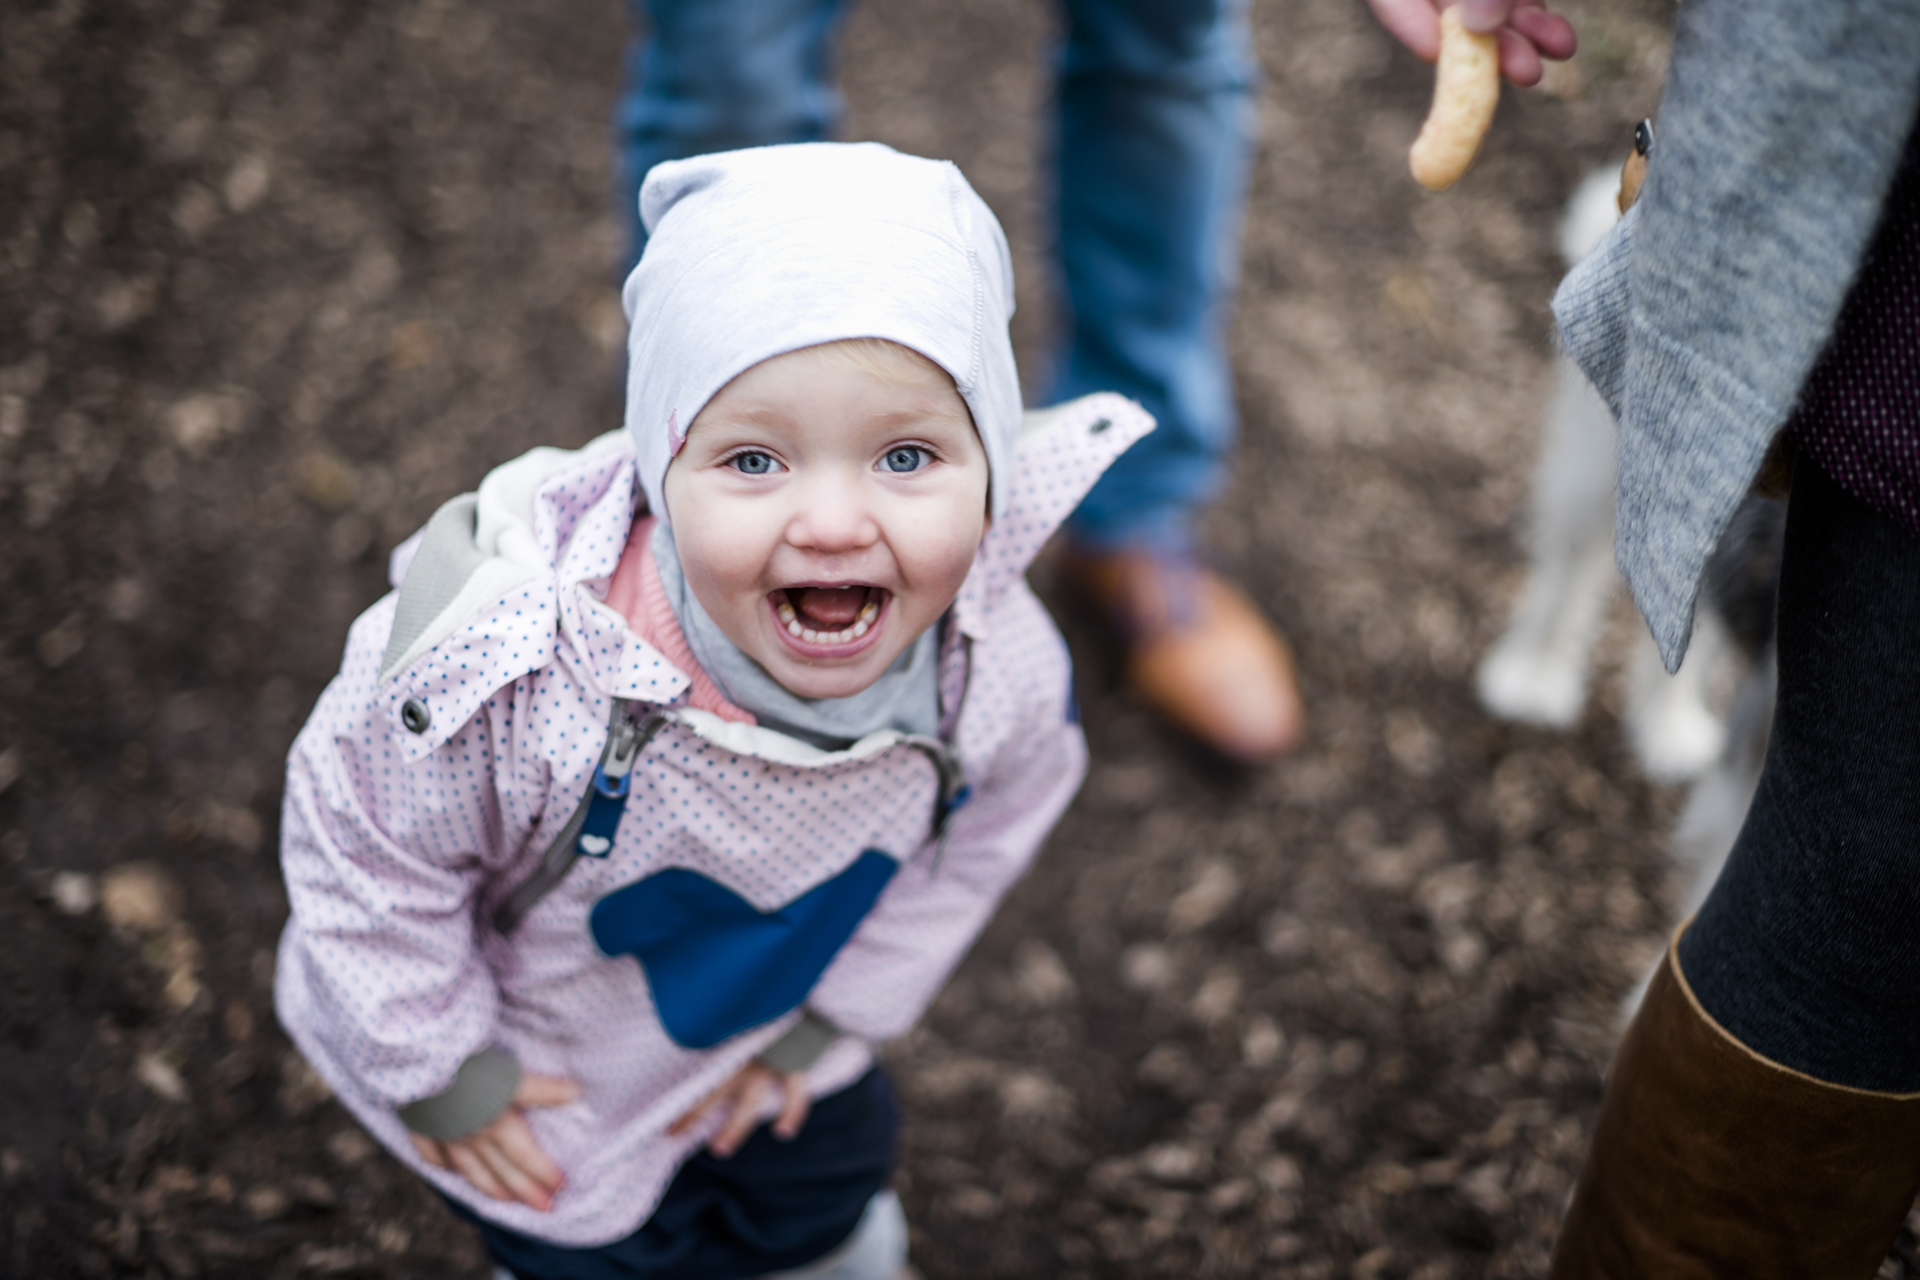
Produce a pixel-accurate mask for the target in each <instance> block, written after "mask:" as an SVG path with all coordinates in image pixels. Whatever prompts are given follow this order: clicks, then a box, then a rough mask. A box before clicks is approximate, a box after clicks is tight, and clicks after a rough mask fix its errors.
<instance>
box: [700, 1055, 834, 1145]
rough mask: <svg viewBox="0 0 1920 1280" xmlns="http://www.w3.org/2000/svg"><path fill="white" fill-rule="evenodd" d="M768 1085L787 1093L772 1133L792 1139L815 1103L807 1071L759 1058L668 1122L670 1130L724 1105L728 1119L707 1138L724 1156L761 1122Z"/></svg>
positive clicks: (781, 1137) (782, 1137)
mask: <svg viewBox="0 0 1920 1280" xmlns="http://www.w3.org/2000/svg"><path fill="white" fill-rule="evenodd" d="M768 1089H778V1090H781V1091H782V1093H783V1094H784V1097H783V1098H782V1099H781V1102H780V1114H779V1115H777V1116H775V1117H774V1118H773V1136H774V1137H776V1138H779V1139H780V1140H781V1141H783V1142H785V1141H791V1140H792V1139H793V1138H794V1137H795V1136H796V1135H797V1134H798V1133H799V1132H800V1126H802V1125H804V1124H805V1123H806V1122H807V1111H808V1109H809V1108H811V1107H812V1106H813V1099H812V1098H811V1097H810V1096H808V1094H807V1073H806V1072H804V1071H775V1070H774V1069H773V1068H772V1067H770V1066H768V1065H767V1064H766V1063H764V1062H761V1061H759V1060H757V1059H756V1060H755V1061H753V1062H749V1063H748V1064H747V1065H746V1066H744V1067H742V1068H740V1069H739V1070H738V1071H736V1072H734V1073H733V1075H732V1077H731V1078H730V1079H728V1080H727V1082H726V1083H725V1084H723V1085H721V1086H720V1087H719V1088H718V1089H715V1090H714V1091H713V1092H712V1093H710V1094H708V1095H707V1096H706V1097H704V1098H702V1099H700V1101H699V1102H698V1103H696V1104H695V1105H694V1107H693V1109H692V1110H690V1111H688V1112H687V1114H685V1115H683V1116H681V1117H680V1118H679V1119H678V1120H675V1121H674V1122H673V1123H672V1124H671V1125H670V1126H668V1128H667V1132H668V1133H670V1134H672V1135H674V1136H675V1137H678V1136H680V1135H681V1134H683V1133H685V1132H686V1131H687V1130H689V1129H691V1128H693V1127H694V1126H695V1125H697V1124H699V1123H700V1121H701V1120H703V1119H705V1118H706V1117H707V1116H708V1115H709V1114H711V1113H712V1112H713V1111H714V1110H716V1109H718V1108H722V1107H724V1108H725V1109H726V1111H727V1122H726V1123H725V1124H723V1125H721V1126H720V1132H718V1133H716V1134H714V1135H713V1137H712V1138H711V1139H710V1140H709V1141H708V1142H707V1150H709V1151H711V1152H713V1154H715V1155H717V1156H719V1157H720V1158H721V1159H722V1160H724V1159H726V1158H727V1157H728V1156H730V1155H732V1154H733V1153H734V1152H736V1151H738V1150H739V1149H740V1144H741V1143H743V1142H745V1141H746V1140H747V1137H748V1135H750V1134H752V1132H753V1130H754V1126H755V1125H758V1124H759V1123H760V1102H761V1099H763V1098H764V1097H766V1093H767V1090H768Z"/></svg>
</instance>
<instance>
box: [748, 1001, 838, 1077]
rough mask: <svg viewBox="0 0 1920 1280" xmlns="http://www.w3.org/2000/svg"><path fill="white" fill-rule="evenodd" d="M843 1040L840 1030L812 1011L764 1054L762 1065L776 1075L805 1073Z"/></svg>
mask: <svg viewBox="0 0 1920 1280" xmlns="http://www.w3.org/2000/svg"><path fill="white" fill-rule="evenodd" d="M839 1038H840V1028H838V1027H836V1026H834V1025H833V1024H832V1023H831V1022H828V1021H827V1020H826V1019H825V1018H823V1017H821V1016H820V1015H819V1014H817V1013H815V1012H814V1011H813V1010H811V1009H808V1010H807V1011H806V1012H805V1013H803V1014H802V1015H801V1016H800V1021H798V1022H796V1023H794V1024H793V1026H792V1027H790V1028H789V1029H788V1030H787V1034H785V1035H783V1036H781V1037H780V1038H779V1039H778V1040H775V1041H774V1042H773V1043H772V1044H770V1045H768V1046H767V1047H766V1048H765V1049H762V1050H761V1051H760V1061H761V1062H763V1063H765V1064H766V1065H767V1066H769V1067H772V1068H773V1069H774V1070H775V1071H805V1070H806V1069H807V1068H809V1067H811V1066H812V1065H813V1064H814V1063H816V1062H818V1061H820V1055H821V1054H823V1053H825V1052H826V1051H827V1049H828V1047H829V1046H831V1045H832V1044H833V1042H834V1041H835V1040H838V1039H839Z"/></svg>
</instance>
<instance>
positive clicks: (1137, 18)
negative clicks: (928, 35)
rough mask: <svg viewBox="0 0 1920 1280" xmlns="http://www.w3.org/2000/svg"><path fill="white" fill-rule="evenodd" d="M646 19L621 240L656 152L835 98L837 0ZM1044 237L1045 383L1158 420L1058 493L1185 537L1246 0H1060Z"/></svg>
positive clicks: (1225, 432)
mask: <svg viewBox="0 0 1920 1280" xmlns="http://www.w3.org/2000/svg"><path fill="white" fill-rule="evenodd" d="M629 2H630V3H631V4H632V6H633V8H634V10H635V17H636V21H638V20H640V19H644V21H645V25H646V26H647V27H648V29H649V30H650V32H651V37H650V38H649V39H646V40H640V41H635V43H634V45H633V47H632V49H631V50H630V52H629V55H628V61H627V87H626V91H625V93H624V95H623V96H622V98H621V101H620V105H619V107H618V109H617V111H616V114H615V119H614V129H615V132H616V134H617V138H616V146H617V148H618V152H619V163H620V175H621V176H620V181H621V182H622V184H623V185H622V193H621V194H622V200H623V203H624V205H625V211H624V216H625V217H626V219H627V226H628V230H629V233H630V237H631V245H632V253H633V257H634V258H635V259H637V258H638V256H639V252H640V246H641V245H642V243H643V242H644V236H643V235H642V234H641V230H640V226H639V222H638V217H637V210H638V201H637V197H638V192H639V190H640V184H641V182H642V181H643V180H644V179H645V177H646V173H647V170H648V169H650V168H652V167H653V166H654V165H656V164H659V163H660V162H661V161H663V160H675V159H679V158H682V157H685V156H692V155H701V154H704V153H707V152H712V151H728V150H733V149H734V148H738V147H747V146H764V145H767V144H770V143H780V142H816V141H819V140H820V139H822V138H825V137H827V136H828V135H829V133H830V132H831V131H832V128H833V126H834V125H835V123H836V122H837V121H838V119H839V116H840V105H841V103H840V95H839V93H838V91H837V90H836V89H835V88H834V83H833V39H834V35H835V33H836V32H837V30H838V28H839V24H840V21H841V19H842V17H843V16H844V12H845V9H846V0H629ZM1059 2H1060V4H1061V8H1062V10H1063V12H1064V16H1065V18H1066V24H1065V25H1066V35H1065V39H1064V41H1063V42H1062V44H1061V47H1060V50H1059V55H1058V69H1059V80H1058V85H1059V88H1058V92H1057V94H1056V99H1055V106H1056V113H1055V121H1054V138H1053V148H1052V150H1053V161H1054V180H1053V185H1054V194H1055V199H1054V202H1053V203H1054V209H1055V211H1056V215H1057V219H1058V221H1057V225H1056V227H1055V235H1054V240H1055V243H1056V244H1057V245H1058V246H1059V248H1060V273H1061V280H1062V283H1063V284H1064V286H1065V287H1064V289H1063V290H1062V292H1063V293H1064V295H1065V301H1066V303H1067V307H1068V311H1069V326H1068V331H1067V341H1066V344H1065V351H1064V353H1063V355H1062V358H1061V360H1060V365H1059V370H1058V375H1057V377H1056V378H1055V381H1054V385H1053V386H1052V387H1050V388H1048V389H1047V392H1046V400H1047V402H1049V403H1051V402H1053V401H1057V400H1064V399H1070V398H1072V397H1074V396H1078V395H1084V394H1086V393H1087V392H1091V391H1118V392H1119V393H1120V394H1122V395H1125V396H1130V397H1132V398H1133V399H1135V400H1138V401H1139V402H1140V403H1141V404H1142V405H1144V406H1145V407H1146V409H1147V411H1148V412H1149V413H1151V414H1153V416H1154V418H1155V420H1156V421H1157V422H1158V424H1159V426H1158V428H1157V429H1156V430H1155V431H1154V432H1153V433H1152V434H1151V435H1149V436H1147V437H1146V438H1145V439H1144V440H1142V441H1141V442H1140V443H1139V444H1136V445H1135V446H1133V448H1132V449H1130V450H1128V451H1127V453H1126V454H1125V455H1124V456H1122V457H1121V458H1120V460H1119V461H1118V462H1116V463H1114V465H1113V466H1112V467H1110V468H1109V469H1108V470H1107V472H1106V474H1105V475H1104V476H1102V477H1101V479H1100V482H1099V483H1098V484H1097V485H1095V486H1094V489H1093V491H1092V492H1091V493H1090V494H1088V495H1087V497H1086V499H1085V500H1084V501H1083V502H1082V503H1081V504H1080V508H1079V510H1078V511H1076V512H1075V513H1074V516H1073V519H1072V522H1071V527H1072V529H1073V533H1074V536H1075V537H1076V538H1078V539H1079V540H1080V541H1081V542H1083V543H1086V544H1091V545H1102V546H1106V545H1118V544H1121V543H1127V542H1156V543H1173V544H1179V543H1183V542H1184V541H1185V539H1186V531H1187V525H1188V516H1189V513H1190V512H1191V511H1192V510H1193V509H1194V508H1195V507H1196V506H1197V505H1199V504H1200V503H1202V502H1204V501H1206V500H1207V499H1208V498H1210V497H1211V496H1212V494H1213V492H1214V490H1215V489H1216V488H1217V487H1218V484H1219V481H1220V479H1221V476H1222V474H1223V472H1224V463H1225V455H1226V452H1227V450H1228V449H1229V448H1230V447H1231V446H1232V443H1233V438H1234V429H1235V420H1234V403H1233V378H1232V372H1231V369H1230V368H1229V365H1228V360H1227V351H1226V341H1225V326H1226V320H1227V310H1228V306H1229V304H1230V302H1231V300H1232V295H1233V288H1234V282H1235V279H1236V277H1237V274H1238V263H1239V251H1240V213H1241V207H1242V205H1243V204H1244V202H1245V198H1246V185H1247V170H1248V165H1249V162H1250V159H1251V155H1252V150H1253V130H1254V124H1255V120H1254V87H1255V81H1256V72H1255V65H1254V60H1253V54H1252V48H1253V40H1252V33H1251V32H1250V31H1249V30H1248V26H1247V15H1246V7H1247V0H1059Z"/></svg>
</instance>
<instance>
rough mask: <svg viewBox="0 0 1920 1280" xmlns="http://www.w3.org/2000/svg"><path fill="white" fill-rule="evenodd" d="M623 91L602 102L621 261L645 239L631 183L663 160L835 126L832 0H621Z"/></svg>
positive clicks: (838, 5)
mask: <svg viewBox="0 0 1920 1280" xmlns="http://www.w3.org/2000/svg"><path fill="white" fill-rule="evenodd" d="M629 3H630V4H631V6H632V10H633V20H634V29H635V30H636V31H644V32H646V34H645V35H644V36H636V37H635V38H634V40H633V42H632V43H631V44H630V45H629V46H628V47H627V69H626V90H625V92H624V93H622V94H621V97H620V102H619V105H618V106H617V107H616V108H615V111H614V139H615V147H616V150H617V152H618V154H617V157H616V159H617V161H618V175H617V177H618V181H619V183H620V190H621V192H622V198H621V201H620V204H621V208H622V210H623V216H624V217H625V218H626V220H627V232H628V235H627V245H628V258H627V266H628V267H629V268H631V267H632V265H633V264H634V263H635V262H638V261H639V260H640V250H641V248H642V247H643V246H644V245H645V243H646V238H645V234H644V233H643V232H642V230H641V227H640V215H639V195H640V184H641V182H642V181H644V180H645V178H646V176H647V170H649V169H651V168H653V166H654V165H656V164H659V163H660V162H661V161H663V160H681V159H685V158H686V157H687V156H699V155H707V154H709V153H711V152H715V151H734V150H738V149H739V148H741V147H762V146H770V145H773V144H776V143H782V142H818V141H820V140H822V139H823V138H826V137H828V136H829V135H830V134H831V132H832V131H833V127H834V126H835V125H836V124H837V123H839V120H840V111H841V99H840V91H839V90H838V89H837V88H836V87H835V86H834V80H833V71H834V66H833V62H834V39H835V36H836V35H837V34H838V30H839V25H840V19H841V17H842V15H843V14H844V13H845V10H846V4H845V2H844V0H629Z"/></svg>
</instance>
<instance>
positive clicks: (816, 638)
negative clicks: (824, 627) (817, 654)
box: [800, 627, 820, 644]
mask: <svg viewBox="0 0 1920 1280" xmlns="http://www.w3.org/2000/svg"><path fill="white" fill-rule="evenodd" d="M800 638H801V639H802V640H805V641H806V642H807V643H808V644H819V643H820V633H819V632H818V631H815V630H814V629H813V628H812V627H808V628H807V629H806V630H804V631H802V632H801V633H800Z"/></svg>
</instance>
